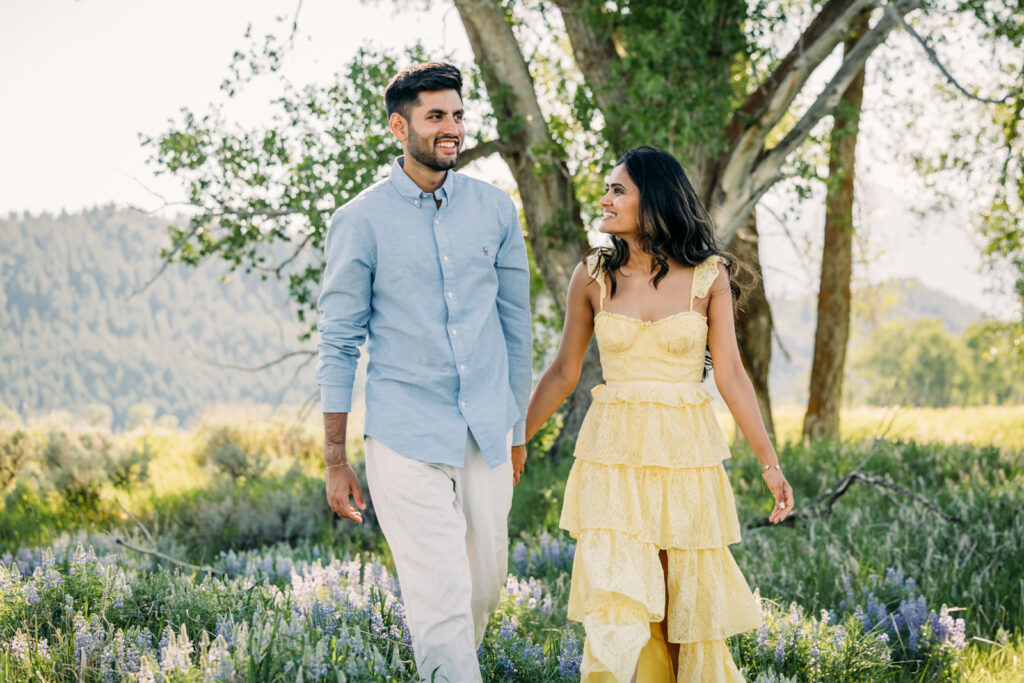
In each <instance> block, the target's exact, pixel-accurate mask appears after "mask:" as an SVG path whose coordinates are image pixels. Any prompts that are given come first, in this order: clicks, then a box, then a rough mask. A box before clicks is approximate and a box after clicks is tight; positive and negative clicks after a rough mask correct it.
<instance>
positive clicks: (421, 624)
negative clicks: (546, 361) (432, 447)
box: [366, 432, 512, 683]
mask: <svg viewBox="0 0 1024 683" xmlns="http://www.w3.org/2000/svg"><path fill="white" fill-rule="evenodd" d="M506 446H507V449H508V450H511V447H512V432H509V433H508V437H507V442H506ZM366 482H367V485H368V486H369V489H370V496H371V497H372V499H373V507H374V510H375V512H376V514H377V520H378V521H379V522H380V528H381V530H382V531H383V532H384V538H385V539H387V542H388V545H389V546H390V547H391V554H392V555H394V558H395V568H396V570H397V572H398V583H399V585H400V586H401V589H402V601H403V602H404V603H405V614H406V621H407V623H408V625H409V631H410V633H411V634H412V647H413V654H414V656H415V658H416V668H417V670H418V671H419V675H420V677H421V678H422V679H423V680H425V681H437V682H438V683H440V682H441V681H448V682H449V683H462V682H463V681H473V682H476V681H480V680H481V678H480V664H479V662H478V661H477V656H476V651H477V648H479V647H480V644H481V643H482V642H483V637H484V630H485V629H486V628H487V620H488V619H489V618H490V615H491V612H493V611H494V610H495V608H496V607H497V606H498V603H499V602H500V601H501V589H502V587H503V586H504V585H505V579H506V576H507V573H508V513H509V509H510V508H511V506H512V460H511V457H509V458H508V459H506V460H505V462H504V463H503V464H501V465H499V466H498V467H495V468H494V469H493V470H492V469H490V468H489V467H488V466H487V463H485V462H484V458H483V455H482V454H481V453H480V448H479V447H478V446H477V444H476V440H475V439H474V438H473V435H472V434H470V435H469V437H468V439H467V442H466V461H465V464H464V466H463V468H462V469H459V468H457V467H451V466H448V465H432V464H429V463H423V462H419V461H417V460H412V459H411V458H406V457H404V456H402V455H400V454H399V453H396V452H395V451H394V450H392V449H391V448H389V447H388V446H386V445H384V444H383V443H381V442H380V441H377V440H376V439H373V438H371V437H367V438H366Z"/></svg>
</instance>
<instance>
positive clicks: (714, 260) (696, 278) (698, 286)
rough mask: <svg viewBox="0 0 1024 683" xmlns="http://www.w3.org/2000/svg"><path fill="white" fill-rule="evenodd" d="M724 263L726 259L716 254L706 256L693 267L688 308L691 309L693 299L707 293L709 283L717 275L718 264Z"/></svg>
mask: <svg viewBox="0 0 1024 683" xmlns="http://www.w3.org/2000/svg"><path fill="white" fill-rule="evenodd" d="M719 263H726V259H724V258H723V257H721V256H718V255H717V254H716V255H714V256H708V257H707V258H706V259H704V260H703V261H701V262H700V263H698V264H697V267H696V268H694V269H693V284H692V285H691V286H690V287H691V288H690V310H691V311H692V310H693V302H694V300H695V299H703V298H704V297H706V296H707V295H708V290H709V289H711V284H712V283H713V282H714V281H715V278H717V277H718V264H719Z"/></svg>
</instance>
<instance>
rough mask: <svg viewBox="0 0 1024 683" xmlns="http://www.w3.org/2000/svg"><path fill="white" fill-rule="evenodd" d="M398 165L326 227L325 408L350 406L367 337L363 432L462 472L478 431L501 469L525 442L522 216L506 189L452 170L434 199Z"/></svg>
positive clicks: (528, 361)
mask: <svg viewBox="0 0 1024 683" xmlns="http://www.w3.org/2000/svg"><path fill="white" fill-rule="evenodd" d="M402 162H403V159H402V158H401V157H399V158H398V159H397V160H396V161H395V163H394V165H393V166H392V168H391V176H390V177H389V178H386V179H384V180H382V181H380V182H378V183H376V184H375V185H373V186H372V187H370V188H368V189H367V190H365V191H363V192H362V193H360V194H359V195H358V196H357V197H355V198H354V199H352V200H351V201H350V202H348V203H347V204H345V205H344V206H343V207H341V208H340V209H338V211H337V212H336V213H335V214H334V216H333V218H332V219H331V225H330V229H329V231H328V233H327V241H326V245H325V248H324V250H325V253H326V257H327V266H326V268H325V270H324V281H323V291H322V292H321V294H320V304H319V308H320V323H319V330H320V363H319V365H318V367H317V383H318V384H319V385H320V396H321V407H322V409H323V412H325V413H347V412H349V411H350V410H351V407H352V384H353V381H354V378H355V372H356V361H357V360H358V358H359V347H360V345H362V343H363V341H364V340H366V338H367V336H369V343H368V346H367V351H368V353H369V355H370V362H369V367H368V372H367V379H366V424H365V428H364V433H365V434H366V435H367V436H372V437H373V438H375V439H377V440H378V441H381V442H382V443H384V444H386V445H388V446H390V447H391V448H393V449H394V450H395V451H397V452H398V453H401V454H402V455H405V456H407V457H410V458H414V459H416V460H419V461H422V462H431V463H438V464H444V465H453V466H455V467H462V465H463V459H464V456H465V452H466V437H467V429H469V430H470V431H471V432H472V435H473V437H474V438H475V439H476V442H477V444H478V445H479V446H480V450H481V452H482V453H483V456H484V459H485V460H486V462H487V464H488V465H489V466H490V467H492V468H493V467H497V466H498V465H500V464H502V463H503V462H505V460H506V459H507V456H508V453H507V449H506V435H507V433H508V430H509V429H512V430H513V434H512V441H513V443H515V444H521V443H523V442H524V441H525V437H526V420H525V417H526V405H527V402H528V401H529V395H530V387H531V381H532V380H531V366H532V340H531V332H532V330H531V319H530V283H529V266H528V265H527V260H526V245H525V243H524V241H523V233H522V228H521V227H520V225H519V216H518V213H517V211H516V208H515V205H514V204H513V203H512V200H511V199H510V198H509V197H508V195H507V194H505V193H504V192H502V191H501V190H499V189H498V188H496V187H494V186H493V185H490V184H488V183H485V182H482V181H479V180H475V179H472V178H468V177H466V176H463V175H460V174H458V173H455V172H454V171H448V173H447V175H446V177H445V181H444V184H443V185H442V186H441V187H440V188H439V189H438V190H437V192H436V193H435V194H433V195H431V194H428V193H425V192H423V191H422V190H420V188H419V186H417V185H416V184H415V183H414V182H413V181H412V179H411V178H409V176H408V175H406V173H405V171H404V170H402V165H401V164H402ZM435 197H436V198H437V199H440V200H441V206H440V208H438V207H437V205H436V203H435Z"/></svg>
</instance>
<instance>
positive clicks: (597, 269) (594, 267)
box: [587, 252, 607, 311]
mask: <svg viewBox="0 0 1024 683" xmlns="http://www.w3.org/2000/svg"><path fill="white" fill-rule="evenodd" d="M602 256H603V255H602V254H601V252H597V253H594V254H591V255H590V256H588V257H587V274H588V275H590V277H591V278H593V279H594V280H597V284H598V285H599V286H600V287H601V301H600V306H601V310H602V311H603V310H604V297H605V294H606V293H607V292H606V290H605V284H604V267H603V258H602Z"/></svg>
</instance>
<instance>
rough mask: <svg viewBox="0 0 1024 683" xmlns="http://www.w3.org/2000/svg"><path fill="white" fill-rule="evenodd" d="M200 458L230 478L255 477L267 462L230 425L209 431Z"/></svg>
mask: <svg viewBox="0 0 1024 683" xmlns="http://www.w3.org/2000/svg"><path fill="white" fill-rule="evenodd" d="M201 458H202V460H203V461H205V462H208V463H210V464H211V465H213V467H214V468H215V469H216V470H217V471H218V472H221V473H223V474H225V475H227V476H229V477H231V478H232V479H249V480H252V479H257V478H259V476H260V475H261V474H263V472H264V470H266V469H267V465H268V464H269V461H268V460H267V458H266V456H264V455H263V453H262V452H261V451H259V450H251V449H249V448H247V447H246V446H245V444H244V443H243V442H242V440H241V439H240V438H239V436H238V433H237V430H236V429H235V428H232V427H219V428H217V429H214V430H213V431H212V432H210V434H209V435H208V436H207V437H206V444H205V445H204V447H203V451H202V454H201Z"/></svg>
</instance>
